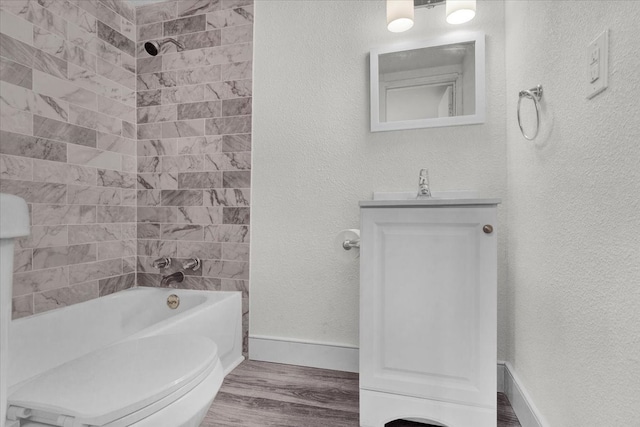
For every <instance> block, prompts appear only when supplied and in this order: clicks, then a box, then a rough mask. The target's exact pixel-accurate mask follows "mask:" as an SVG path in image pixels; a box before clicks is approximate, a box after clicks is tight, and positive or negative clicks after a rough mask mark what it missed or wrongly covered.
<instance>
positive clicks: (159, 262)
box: [151, 257, 171, 268]
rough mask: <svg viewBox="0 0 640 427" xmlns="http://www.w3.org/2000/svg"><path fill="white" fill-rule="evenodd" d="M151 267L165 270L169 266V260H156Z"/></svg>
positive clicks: (165, 258)
mask: <svg viewBox="0 0 640 427" xmlns="http://www.w3.org/2000/svg"><path fill="white" fill-rule="evenodd" d="M151 265H152V266H153V268H167V267H169V266H170V265H171V258H168V257H163V258H158V259H157V260H155V261H153V262H152V263H151Z"/></svg>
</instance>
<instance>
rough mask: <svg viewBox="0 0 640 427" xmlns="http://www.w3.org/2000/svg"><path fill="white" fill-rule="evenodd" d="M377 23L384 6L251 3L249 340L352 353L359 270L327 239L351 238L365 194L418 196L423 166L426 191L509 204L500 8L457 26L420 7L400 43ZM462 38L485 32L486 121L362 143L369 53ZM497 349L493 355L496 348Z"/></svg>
mask: <svg viewBox="0 0 640 427" xmlns="http://www.w3.org/2000/svg"><path fill="white" fill-rule="evenodd" d="M385 13H386V12H385V2H384V1H264V2H263V1H259V2H256V4H255V14H256V22H255V49H254V52H255V54H254V58H255V64H254V67H255V68H254V104H253V108H254V119H253V120H254V134H253V135H254V144H253V149H254V151H253V177H252V183H253V184H252V187H253V188H252V206H253V207H252V209H253V210H252V218H251V221H252V227H251V233H252V236H251V239H252V243H251V245H252V246H251V252H252V254H251V281H252V284H251V324H250V333H251V334H252V335H267V336H275V337H280V338H289V339H299V340H304V341H319V342H333V343H339V344H347V345H357V344H358V304H359V283H358V281H359V277H358V262H357V261H346V260H345V255H344V254H343V253H342V252H340V251H339V249H337V248H336V247H335V246H334V239H335V236H336V234H337V233H338V231H339V230H341V229H343V228H358V227H359V211H358V201H359V200H364V199H370V198H371V193H372V192H373V191H382V190H387V191H403V190H404V191H407V190H410V191H413V190H414V189H416V188H417V179H418V172H419V169H420V168H422V167H428V168H429V172H430V178H431V183H432V187H433V189H434V190H443V189H471V190H477V191H479V192H480V193H481V194H482V195H485V196H494V197H504V196H505V194H506V149H505V119H504V117H505V113H506V111H505V106H504V99H505V92H504V89H505V88H504V86H505V71H504V24H503V23H504V4H503V3H502V2H492V1H486V2H485V1H483V2H482V6H481V7H479V9H478V16H477V18H476V19H475V20H473V21H472V22H471V23H469V24H468V25H464V26H461V27H453V26H450V25H448V24H446V22H445V16H444V14H445V11H444V7H442V6H440V7H438V8H436V9H433V10H427V9H418V10H416V22H415V26H414V28H413V29H412V30H410V31H408V32H406V33H401V34H393V33H390V32H389V31H387V29H386V19H385ZM461 30H467V31H479V30H482V31H485V32H486V33H487V75H488V78H487V99H488V100H489V101H488V105H487V112H488V114H487V122H486V123H485V124H484V125H473V126H462V127H449V128H435V129H421V130H408V131H395V132H382V133H371V132H370V131H369V78H368V75H369V62H368V53H369V50H370V49H371V48H373V47H376V46H380V45H386V44H391V43H394V42H402V41H408V40H415V39H429V38H432V37H435V36H440V35H442V34H444V33H445V32H451V31H461ZM500 212H501V224H499V225H504V223H505V222H506V214H505V212H506V207H502V208H501V210H500ZM501 232H502V234H501V243H500V246H501V254H500V259H501V264H500V268H499V277H500V289H501V292H500V295H501V296H500V300H501V304H500V306H501V309H500V310H501V311H500V319H501V320H500V330H501V331H504V329H505V322H504V314H505V311H504V308H503V307H504V304H503V303H504V300H505V298H506V292H505V290H504V283H505V276H506V266H505V262H504V259H505V258H506V256H505V255H504V248H505V247H506V243H505V238H506V232H505V230H501ZM499 335H500V336H501V337H502V336H505V333H504V332H500V334H499ZM499 348H500V350H499V355H500V356H501V357H502V356H503V355H504V354H505V352H504V351H503V350H502V349H504V348H505V343H504V340H502V339H501V340H500V344H499Z"/></svg>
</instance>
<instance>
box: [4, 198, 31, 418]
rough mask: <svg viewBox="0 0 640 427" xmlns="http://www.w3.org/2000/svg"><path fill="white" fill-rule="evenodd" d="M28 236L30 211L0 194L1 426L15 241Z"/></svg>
mask: <svg viewBox="0 0 640 427" xmlns="http://www.w3.org/2000/svg"><path fill="white" fill-rule="evenodd" d="M28 235H29V210H28V209H27V204H26V203H25V201H24V200H23V199H21V198H20V197H16V196H12V195H10V194H2V193H0V427H5V423H6V418H7V414H6V410H7V382H6V381H7V376H8V375H7V366H8V360H7V359H8V357H9V336H8V335H9V322H11V298H12V294H13V241H14V239H15V238H16V237H24V236H28Z"/></svg>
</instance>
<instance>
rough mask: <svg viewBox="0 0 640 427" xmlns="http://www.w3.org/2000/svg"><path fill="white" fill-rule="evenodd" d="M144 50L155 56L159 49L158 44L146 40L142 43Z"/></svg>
mask: <svg viewBox="0 0 640 427" xmlns="http://www.w3.org/2000/svg"><path fill="white" fill-rule="evenodd" d="M144 50H146V51H147V53H148V54H149V55H151V56H156V55H157V54H158V52H159V51H160V44H159V43H158V42H146V43H145V44H144Z"/></svg>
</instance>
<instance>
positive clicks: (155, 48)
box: [144, 39, 184, 56]
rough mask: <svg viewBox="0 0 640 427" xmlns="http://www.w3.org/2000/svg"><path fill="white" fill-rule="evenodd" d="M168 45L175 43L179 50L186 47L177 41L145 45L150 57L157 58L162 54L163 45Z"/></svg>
mask: <svg viewBox="0 0 640 427" xmlns="http://www.w3.org/2000/svg"><path fill="white" fill-rule="evenodd" d="M166 43H173V44H175V45H176V46H177V47H178V49H180V50H184V45H183V44H182V43H180V42H178V41H175V40H174V39H164V40H160V41H151V42H146V43H145V44H144V50H146V51H147V53H148V54H149V55H151V56H156V55H157V54H158V53H159V52H160V48H161V47H162V45H164V44H166Z"/></svg>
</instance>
